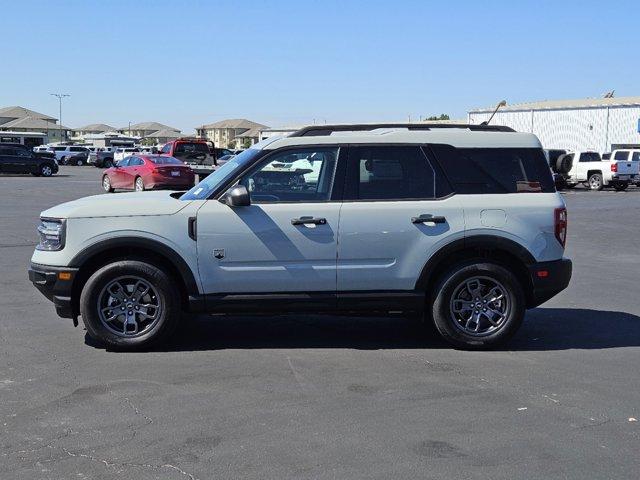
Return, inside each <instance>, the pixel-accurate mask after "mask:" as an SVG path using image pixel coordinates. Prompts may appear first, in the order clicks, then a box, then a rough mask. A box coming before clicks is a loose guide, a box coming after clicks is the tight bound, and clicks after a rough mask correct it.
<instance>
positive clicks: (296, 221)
mask: <svg viewBox="0 0 640 480" xmlns="http://www.w3.org/2000/svg"><path fill="white" fill-rule="evenodd" d="M308 224H313V225H326V224H327V219H326V218H314V217H300V218H292V219H291V225H308Z"/></svg>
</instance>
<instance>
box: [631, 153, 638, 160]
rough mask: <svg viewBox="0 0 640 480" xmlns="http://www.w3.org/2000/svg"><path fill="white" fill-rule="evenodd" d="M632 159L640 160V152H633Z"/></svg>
mask: <svg viewBox="0 0 640 480" xmlns="http://www.w3.org/2000/svg"><path fill="white" fill-rule="evenodd" d="M631 161H632V162H640V152H633V155H631Z"/></svg>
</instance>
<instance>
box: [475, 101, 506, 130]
mask: <svg viewBox="0 0 640 480" xmlns="http://www.w3.org/2000/svg"><path fill="white" fill-rule="evenodd" d="M506 106H507V101H506V100H502V101H501V102H500V103H498V105H496V109H495V110H494V111H493V113H492V114H491V116H490V117H489V120H487V121H486V122H482V123H481V124H480V125H489V124H490V123H491V120H493V117H494V116H495V114H496V113H498V110H500V107H506Z"/></svg>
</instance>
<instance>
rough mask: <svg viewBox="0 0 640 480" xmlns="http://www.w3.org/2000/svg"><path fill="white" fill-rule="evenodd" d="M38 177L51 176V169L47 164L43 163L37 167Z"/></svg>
mask: <svg viewBox="0 0 640 480" xmlns="http://www.w3.org/2000/svg"><path fill="white" fill-rule="evenodd" d="M38 175H42V176H43V177H50V176H51V175H53V167H51V165H49V164H48V163H43V164H42V165H40V167H38Z"/></svg>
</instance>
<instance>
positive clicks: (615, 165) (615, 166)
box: [611, 163, 618, 172]
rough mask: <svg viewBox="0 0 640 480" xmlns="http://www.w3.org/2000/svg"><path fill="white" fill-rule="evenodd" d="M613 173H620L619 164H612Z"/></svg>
mask: <svg viewBox="0 0 640 480" xmlns="http://www.w3.org/2000/svg"><path fill="white" fill-rule="evenodd" d="M611 171H612V172H617V171H618V164H617V163H612V164H611Z"/></svg>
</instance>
